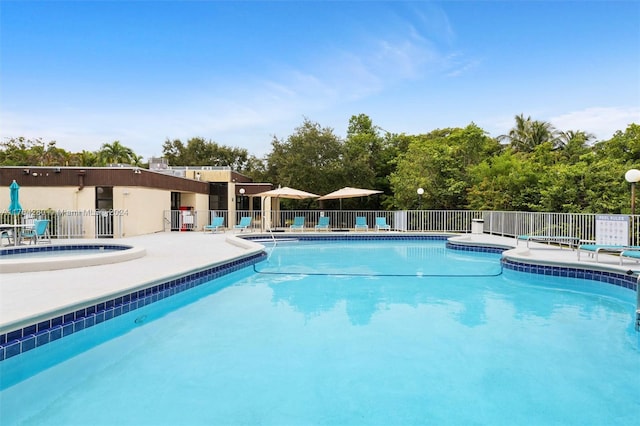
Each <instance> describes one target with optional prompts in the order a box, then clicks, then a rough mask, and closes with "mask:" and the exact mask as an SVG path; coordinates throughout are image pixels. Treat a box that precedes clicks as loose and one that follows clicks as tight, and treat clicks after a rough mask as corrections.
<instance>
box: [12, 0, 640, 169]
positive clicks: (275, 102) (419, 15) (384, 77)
mask: <svg viewBox="0 0 640 426" xmlns="http://www.w3.org/2000/svg"><path fill="white" fill-rule="evenodd" d="M357 114H366V115H368V116H369V117H371V119H372V120H373V123H374V124H375V125H377V126H379V127H381V128H382V129H385V130H387V131H390V132H393V133H402V132H404V133H408V134H420V133H427V132H429V131H431V130H434V129H437V128H444V127H464V126H466V125H468V124H469V123H471V122H474V123H476V124H477V125H479V126H480V127H482V128H483V129H485V130H486V131H487V132H489V134H490V135H491V136H498V135H501V134H504V133H507V132H508V131H509V129H510V128H511V127H513V125H514V123H515V120H514V117H515V116H516V115H518V114H524V115H525V116H531V118H532V119H535V120H544V121H549V122H550V123H551V124H553V125H554V126H555V127H556V128H558V129H559V130H584V131H587V132H590V133H593V134H595V135H596V137H597V138H598V139H599V140H605V139H609V138H610V137H611V136H612V135H613V133H614V132H615V131H616V130H624V129H625V128H626V127H627V125H628V124H630V123H633V122H635V123H640V1H638V0H633V1H615V0H613V1H518V0H512V1H436V2H431V1H412V2H404V1H197V0H194V1H118V0H114V1H100V0H94V1H44V0H42V1H28V0H26V1H13V0H3V1H2V2H0V138H3V139H4V138H7V137H18V136H25V137H29V138H37V137H39V138H42V139H43V140H44V141H50V140H56V141H57V143H58V146H59V147H61V148H64V149H66V150H68V151H73V152H77V151H81V150H97V149H99V148H100V146H101V145H102V144H103V143H107V142H108V143H110V142H113V141H115V140H119V141H120V142H122V143H123V144H124V145H126V146H128V147H130V148H132V149H133V150H134V151H135V152H136V153H137V154H139V155H142V156H144V157H145V159H148V158H149V157H151V156H160V155H161V154H162V144H163V142H164V141H165V140H166V139H168V138H169V139H176V138H178V139H181V140H182V141H183V142H186V141H187V140H188V139H189V138H191V137H196V136H199V137H204V138H205V139H210V140H213V141H215V142H216V143H218V144H220V145H227V146H233V147H241V148H246V149H247V150H248V151H249V153H251V154H253V155H256V156H259V157H261V156H263V155H264V154H266V153H268V152H270V150H271V141H272V139H273V137H274V136H276V137H278V138H279V139H286V138H287V137H288V136H289V135H291V134H293V133H294V132H295V129H296V127H298V126H299V125H301V124H302V122H303V120H304V119H305V118H308V119H309V120H311V121H313V122H317V123H319V124H320V125H321V126H323V127H331V128H333V129H334V131H335V134H337V135H339V136H341V137H343V136H344V135H345V132H346V129H347V125H348V122H349V118H350V117H351V116H352V115H357Z"/></svg>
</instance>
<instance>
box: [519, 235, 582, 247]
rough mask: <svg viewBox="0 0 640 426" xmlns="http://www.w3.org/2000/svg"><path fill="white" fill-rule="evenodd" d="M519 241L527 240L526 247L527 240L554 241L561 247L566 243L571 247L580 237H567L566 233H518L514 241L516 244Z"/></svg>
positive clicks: (538, 241) (574, 245)
mask: <svg viewBox="0 0 640 426" xmlns="http://www.w3.org/2000/svg"><path fill="white" fill-rule="evenodd" d="M520 241H526V242H527V248H529V242H534V243H543V244H544V243H547V244H550V243H555V244H558V245H559V246H560V248H562V245H563V244H564V245H566V246H567V247H569V248H571V249H573V248H575V247H576V246H577V245H578V244H579V243H580V238H578V237H569V236H566V235H527V234H525V235H518V239H517V241H516V245H517V244H518V243H519V242H520Z"/></svg>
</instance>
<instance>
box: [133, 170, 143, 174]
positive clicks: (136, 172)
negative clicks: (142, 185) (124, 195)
mask: <svg viewBox="0 0 640 426" xmlns="http://www.w3.org/2000/svg"><path fill="white" fill-rule="evenodd" d="M133 173H135V174H137V175H139V174H140V173H142V172H141V171H140V169H133Z"/></svg>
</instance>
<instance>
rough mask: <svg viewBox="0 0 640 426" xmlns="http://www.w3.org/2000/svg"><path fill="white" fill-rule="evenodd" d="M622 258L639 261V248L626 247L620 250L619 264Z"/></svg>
mask: <svg viewBox="0 0 640 426" xmlns="http://www.w3.org/2000/svg"><path fill="white" fill-rule="evenodd" d="M624 259H632V260H635V261H636V262H638V261H640V248H628V249H626V250H623V251H621V252H620V265H622V261H623V260H624Z"/></svg>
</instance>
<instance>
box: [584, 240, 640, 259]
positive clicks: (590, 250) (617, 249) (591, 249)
mask: <svg viewBox="0 0 640 426" xmlns="http://www.w3.org/2000/svg"><path fill="white" fill-rule="evenodd" d="M634 249H637V247H629V246H620V245H604V244H581V245H579V246H578V250H576V251H577V252H578V260H580V253H581V252H585V253H587V254H588V255H589V257H595V261H596V262H597V261H598V255H599V254H600V253H602V254H620V253H622V252H623V251H625V250H634Z"/></svg>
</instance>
